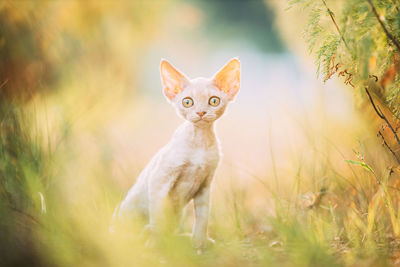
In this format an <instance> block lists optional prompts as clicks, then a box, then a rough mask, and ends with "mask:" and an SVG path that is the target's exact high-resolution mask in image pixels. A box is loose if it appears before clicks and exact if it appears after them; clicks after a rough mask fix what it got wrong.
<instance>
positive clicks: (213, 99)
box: [208, 96, 221, 107]
mask: <svg viewBox="0 0 400 267" xmlns="http://www.w3.org/2000/svg"><path fill="white" fill-rule="evenodd" d="M220 102H221V100H220V99H219V97H218V96H212V97H210V100H208V104H210V105H211V106H214V107H216V106H218V105H219V103H220Z"/></svg>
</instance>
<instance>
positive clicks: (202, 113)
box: [196, 111, 207, 118]
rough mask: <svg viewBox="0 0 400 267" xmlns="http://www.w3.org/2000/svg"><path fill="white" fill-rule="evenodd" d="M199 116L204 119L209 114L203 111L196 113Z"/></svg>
mask: <svg viewBox="0 0 400 267" xmlns="http://www.w3.org/2000/svg"><path fill="white" fill-rule="evenodd" d="M196 113H197V115H199V116H200V118H202V117H203V116H204V115H205V114H206V113H207V112H206V111H202V112H196Z"/></svg>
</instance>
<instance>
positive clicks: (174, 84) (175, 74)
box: [160, 59, 189, 100]
mask: <svg viewBox="0 0 400 267" xmlns="http://www.w3.org/2000/svg"><path fill="white" fill-rule="evenodd" d="M160 72H161V83H162V86H163V91H164V95H165V96H166V97H167V98H168V99H169V100H173V99H174V98H175V96H176V95H177V94H179V93H180V92H182V91H183V88H184V87H185V86H186V85H187V84H188V83H189V80H188V78H186V76H185V75H184V74H182V73H181V72H180V71H178V70H177V69H176V68H175V67H174V66H172V64H171V63H169V62H168V61H166V60H165V59H162V60H161V63H160Z"/></svg>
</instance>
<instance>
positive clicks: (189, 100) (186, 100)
mask: <svg viewBox="0 0 400 267" xmlns="http://www.w3.org/2000/svg"><path fill="white" fill-rule="evenodd" d="M193 104H194V102H193V99H192V98H190V97H185V98H184V99H182V105H183V106H184V107H185V108H190V107H191V106H193Z"/></svg>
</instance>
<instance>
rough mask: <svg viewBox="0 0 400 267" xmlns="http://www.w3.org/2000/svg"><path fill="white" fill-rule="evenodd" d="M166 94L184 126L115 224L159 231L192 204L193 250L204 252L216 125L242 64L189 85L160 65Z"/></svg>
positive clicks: (231, 95)
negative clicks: (139, 221)
mask: <svg viewBox="0 0 400 267" xmlns="http://www.w3.org/2000/svg"><path fill="white" fill-rule="evenodd" d="M161 77H162V81H163V86H164V94H165V95H166V96H167V98H168V99H169V100H170V101H171V102H172V103H173V104H174V105H175V107H176V108H177V109H178V113H179V114H180V115H181V116H182V117H183V118H185V119H186V121H185V122H184V123H183V124H182V125H181V126H180V127H179V128H178V129H177V130H176V132H175V133H174V135H173V137H172V139H171V141H170V142H169V143H168V144H167V145H166V146H164V147H163V148H162V149H161V150H160V151H158V153H157V154H156V155H155V156H154V157H153V158H152V159H151V161H150V162H149V164H148V165H147V166H146V167H145V168H144V170H143V171H142V172H141V173H140V175H139V177H138V179H137V181H136V183H135V185H134V186H133V187H132V188H131V189H130V190H129V192H128V194H127V196H126V198H125V199H124V200H123V201H122V202H121V205H120V208H119V211H118V214H117V215H118V218H119V219H123V218H125V219H126V218H136V217H137V216H140V217H142V218H144V219H145V221H148V222H149V226H150V228H151V229H152V230H154V231H157V229H160V228H161V227H160V226H161V225H162V224H163V223H165V221H166V216H167V215H168V212H172V213H174V214H175V215H177V216H178V217H179V215H180V213H181V211H182V209H183V207H184V206H185V205H186V204H187V203H188V202H190V201H191V200H192V199H193V201H194V207H195V225H194V228H193V235H192V238H193V244H194V246H195V247H197V248H201V247H204V246H205V242H206V241H207V224H208V213H209V202H210V187H211V181H212V179H213V177H214V173H215V170H216V168H217V166H218V162H219V158H220V149H219V142H218V140H217V137H216V135H215V131H214V121H215V120H216V119H218V118H219V117H220V116H221V115H222V114H223V113H224V111H225V108H226V105H227V103H228V102H229V101H232V100H233V98H234V96H235V95H236V93H237V91H238V90H239V79H240V63H239V61H238V60H237V59H233V60H231V61H230V62H229V63H228V64H227V65H226V66H225V67H224V68H223V69H222V70H221V71H220V72H218V73H217V75H216V76H215V77H214V78H213V79H204V78H197V79H194V80H190V81H189V80H188V79H187V78H186V77H185V76H184V75H183V74H181V73H180V72H179V71H177V70H176V69H175V68H174V67H172V65H170V64H169V63H168V62H166V61H162V62H161Z"/></svg>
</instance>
